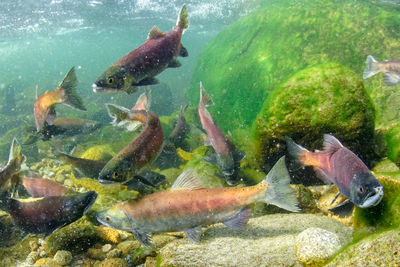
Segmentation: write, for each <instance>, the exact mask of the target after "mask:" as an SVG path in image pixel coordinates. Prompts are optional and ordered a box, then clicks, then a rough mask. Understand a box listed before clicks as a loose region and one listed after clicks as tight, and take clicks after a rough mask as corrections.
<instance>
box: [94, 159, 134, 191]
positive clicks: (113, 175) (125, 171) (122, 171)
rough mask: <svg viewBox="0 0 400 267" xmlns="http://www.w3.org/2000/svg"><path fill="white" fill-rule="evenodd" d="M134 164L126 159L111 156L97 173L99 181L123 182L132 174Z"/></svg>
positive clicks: (105, 182)
mask: <svg viewBox="0 0 400 267" xmlns="http://www.w3.org/2000/svg"><path fill="white" fill-rule="evenodd" d="M133 172H134V166H132V162H130V161H129V160H127V159H120V158H117V157H114V158H112V159H111V160H110V161H109V162H107V164H106V165H105V166H104V168H103V169H102V170H101V172H100V173H99V177H98V180H99V183H101V184H113V183H123V182H125V181H127V180H129V179H130V178H131V177H132V176H133Z"/></svg>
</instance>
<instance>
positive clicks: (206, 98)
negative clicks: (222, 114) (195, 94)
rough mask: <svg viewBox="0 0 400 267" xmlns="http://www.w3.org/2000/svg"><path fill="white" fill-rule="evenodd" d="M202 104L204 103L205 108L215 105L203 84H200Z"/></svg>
mask: <svg viewBox="0 0 400 267" xmlns="http://www.w3.org/2000/svg"><path fill="white" fill-rule="evenodd" d="M200 103H202V104H203V105H204V106H205V107H208V106H213V105H214V102H213V100H212V99H211V96H210V95H208V94H207V92H206V90H205V89H204V87H203V83H202V82H200Z"/></svg>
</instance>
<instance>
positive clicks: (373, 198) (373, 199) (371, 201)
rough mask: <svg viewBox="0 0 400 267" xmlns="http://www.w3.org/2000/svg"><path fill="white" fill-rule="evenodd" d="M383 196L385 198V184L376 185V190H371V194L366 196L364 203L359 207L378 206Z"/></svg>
mask: <svg viewBox="0 0 400 267" xmlns="http://www.w3.org/2000/svg"><path fill="white" fill-rule="evenodd" d="M382 198H383V186H379V187H375V188H374V191H372V192H369V194H368V195H367V197H366V198H365V201H364V203H363V204H362V205H360V206H359V207H360V208H369V207H371V206H376V205H378V204H379V203H380V202H381V200H382Z"/></svg>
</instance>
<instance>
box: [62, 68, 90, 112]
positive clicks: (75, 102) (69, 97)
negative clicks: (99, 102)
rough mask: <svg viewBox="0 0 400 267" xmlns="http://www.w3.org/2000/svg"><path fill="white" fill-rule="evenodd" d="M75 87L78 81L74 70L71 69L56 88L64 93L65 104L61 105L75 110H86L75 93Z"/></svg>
mask: <svg viewBox="0 0 400 267" xmlns="http://www.w3.org/2000/svg"><path fill="white" fill-rule="evenodd" d="M77 85H78V79H77V78H76V75H75V68H74V67H72V68H71V69H70V71H69V72H68V73H67V75H65V78H64V79H63V80H62V82H61V83H60V85H59V86H58V88H60V89H61V90H64V92H65V102H64V103H63V104H65V105H68V106H70V107H73V108H76V109H80V110H86V108H85V106H84V105H83V101H82V99H81V98H80V97H79V96H78V94H77V92H76V86H77Z"/></svg>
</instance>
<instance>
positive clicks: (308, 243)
mask: <svg viewBox="0 0 400 267" xmlns="http://www.w3.org/2000/svg"><path fill="white" fill-rule="evenodd" d="M295 243H296V257H297V259H298V260H299V261H300V262H301V263H302V264H303V265H305V266H316V265H318V266H319V265H322V264H323V263H324V262H325V261H326V260H328V259H329V258H330V257H331V256H332V255H333V254H334V253H335V252H336V251H338V250H339V249H340V248H341V244H340V240H339V237H338V236H337V235H336V234H335V233H332V232H329V231H327V230H324V229H321V228H308V229H306V230H304V231H303V232H301V233H300V234H299V235H298V236H297V237H296V240H295Z"/></svg>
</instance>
